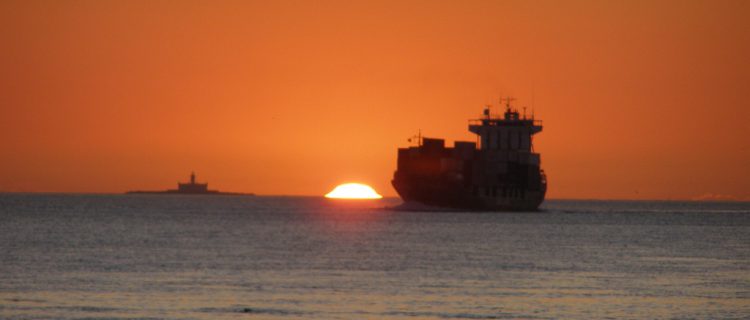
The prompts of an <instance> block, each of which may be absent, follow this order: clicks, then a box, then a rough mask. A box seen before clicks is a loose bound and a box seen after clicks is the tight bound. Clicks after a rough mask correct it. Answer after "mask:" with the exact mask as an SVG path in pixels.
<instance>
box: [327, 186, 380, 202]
mask: <svg viewBox="0 0 750 320" xmlns="http://www.w3.org/2000/svg"><path fill="white" fill-rule="evenodd" d="M325 197H326V198H333V199H380V198H382V197H383V196H381V195H379V194H378V193H377V192H375V189H373V188H372V187H370V186H368V185H366V184H361V183H344V184H341V185H339V186H337V187H336V188H334V189H333V191H331V192H329V193H328V194H326V196H325Z"/></svg>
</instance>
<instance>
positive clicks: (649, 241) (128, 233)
mask: <svg viewBox="0 0 750 320" xmlns="http://www.w3.org/2000/svg"><path fill="white" fill-rule="evenodd" d="M397 203H398V200H395V199H390V200H380V201H366V202H362V203H357V202H351V201H349V202H341V201H332V200H325V199H321V198H303V197H240V196H238V197H232V196H179V195H91V196H88V195H19V194H4V195H2V194H0V318H3V319H250V318H252V319H265V318H268V319H282V318H284V319H287V318H300V319H302V318H304V319H309V318H317V319H367V318H370V319H382V318H407V319H414V318H416V319H445V318H449V319H453V318H455V319H606V318H610V319H628V318H629V319H644V318H660V319H673V318H674V319H747V318H750V203H704V202H614V201H548V202H546V203H545V204H544V205H543V207H544V209H545V211H543V212H535V213H466V212H396V211H390V210H385V209H383V207H385V206H391V205H394V204H397Z"/></svg>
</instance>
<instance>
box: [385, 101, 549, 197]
mask: <svg viewBox="0 0 750 320" xmlns="http://www.w3.org/2000/svg"><path fill="white" fill-rule="evenodd" d="M505 101H506V104H505V113H504V114H503V116H502V117H499V116H493V115H492V114H491V112H490V108H489V107H487V108H486V109H485V110H484V113H483V117H481V118H480V119H475V120H469V131H471V132H472V133H474V134H476V135H477V140H478V141H477V142H465V141H456V142H455V143H454V146H453V148H446V147H445V141H444V140H443V139H432V138H421V137H419V138H418V139H417V140H418V143H417V146H412V147H409V148H400V149H399V150H398V164H397V169H396V172H395V173H394V177H393V181H392V184H393V187H394V188H395V189H396V192H398V194H399V195H400V196H401V198H402V199H403V200H404V201H406V202H419V203H422V204H425V205H429V206H439V207H449V208H457V209H469V210H492V211H528V210H536V209H537V208H538V207H539V205H540V204H541V203H542V201H544V195H545V193H546V191H547V179H546V176H545V174H544V171H543V170H541V167H540V156H539V154H538V153H535V152H534V145H533V136H534V134H537V133H539V132H541V131H542V122H541V121H540V120H535V119H534V117H533V115H532V116H531V117H526V114H525V112H524V114H523V115H522V114H520V113H519V112H518V110H517V109H515V108H513V107H512V106H511V101H512V99H511V98H508V99H505ZM477 144H479V148H477Z"/></svg>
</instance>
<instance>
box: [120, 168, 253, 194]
mask: <svg viewBox="0 0 750 320" xmlns="http://www.w3.org/2000/svg"><path fill="white" fill-rule="evenodd" d="M126 193H127V194H206V195H229V196H254V195H255V194H253V193H240V192H222V191H218V190H209V189H208V183H196V182H195V172H192V173H190V182H186V183H182V182H178V183H177V189H169V190H163V191H143V190H134V191H128V192H126Z"/></svg>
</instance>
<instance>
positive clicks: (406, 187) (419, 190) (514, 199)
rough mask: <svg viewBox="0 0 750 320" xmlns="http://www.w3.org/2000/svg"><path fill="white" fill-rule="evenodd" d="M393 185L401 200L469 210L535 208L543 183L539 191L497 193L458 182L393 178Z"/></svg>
mask: <svg viewBox="0 0 750 320" xmlns="http://www.w3.org/2000/svg"><path fill="white" fill-rule="evenodd" d="M391 183H392V184H393V188H394V189H396V192H398V194H399V196H400V197H401V199H402V200H404V201H405V202H418V203H421V204H424V205H428V206H436V207H445V208H452V209H461V210H471V211H536V210H538V209H539V205H541V203H542V202H543V201H544V196H545V193H546V189H547V188H546V184H542V187H541V188H540V189H539V190H522V191H523V192H515V193H513V194H505V195H503V194H502V193H500V194H498V192H497V191H496V190H495V192H494V194H493V192H485V190H480V191H479V192H476V190H473V189H472V188H468V187H464V186H463V185H461V184H458V183H441V182H435V181H418V180H412V179H399V178H395V179H393V181H391Z"/></svg>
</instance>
